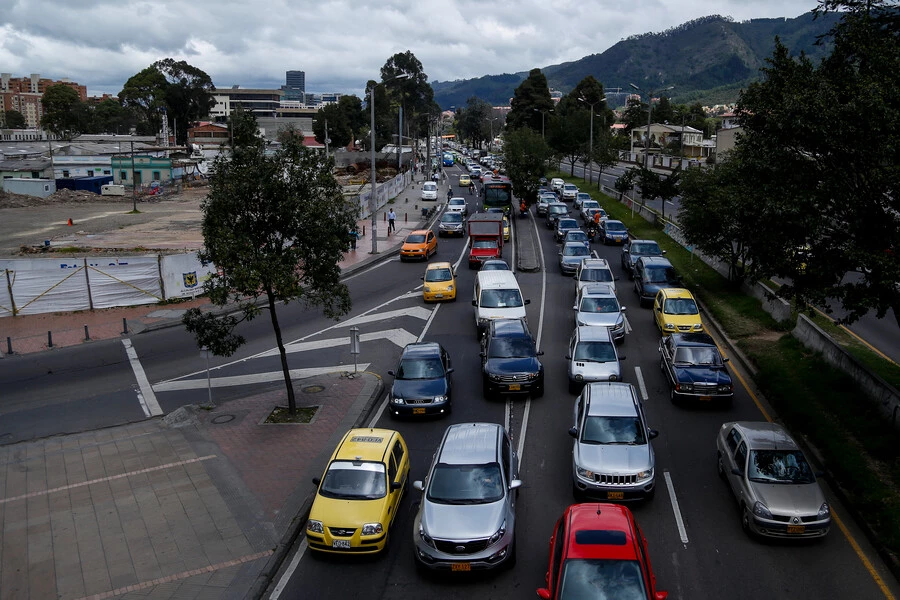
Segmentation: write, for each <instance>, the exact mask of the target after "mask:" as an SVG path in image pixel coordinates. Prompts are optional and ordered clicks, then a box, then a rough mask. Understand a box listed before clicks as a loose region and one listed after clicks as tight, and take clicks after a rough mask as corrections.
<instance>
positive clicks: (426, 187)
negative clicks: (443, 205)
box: [422, 181, 438, 200]
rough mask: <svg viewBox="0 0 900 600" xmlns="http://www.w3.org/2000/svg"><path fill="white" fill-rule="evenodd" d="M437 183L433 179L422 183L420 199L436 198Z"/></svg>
mask: <svg viewBox="0 0 900 600" xmlns="http://www.w3.org/2000/svg"><path fill="white" fill-rule="evenodd" d="M437 191H438V187H437V184H436V183H435V182H433V181H426V182H425V183H423V184H422V200H437Z"/></svg>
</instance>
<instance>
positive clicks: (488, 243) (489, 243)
mask: <svg viewBox="0 0 900 600" xmlns="http://www.w3.org/2000/svg"><path fill="white" fill-rule="evenodd" d="M472 247H473V248H496V247H497V242H496V240H475V241H474V242H472Z"/></svg>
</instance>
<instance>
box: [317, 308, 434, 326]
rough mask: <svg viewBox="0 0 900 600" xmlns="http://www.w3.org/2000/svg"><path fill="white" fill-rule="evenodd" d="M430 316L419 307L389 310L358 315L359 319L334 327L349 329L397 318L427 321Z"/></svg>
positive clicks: (354, 318)
mask: <svg viewBox="0 0 900 600" xmlns="http://www.w3.org/2000/svg"><path fill="white" fill-rule="evenodd" d="M430 316H431V311H430V310H428V309H427V308H423V307H421V306H411V307H409V308H401V309H399V310H389V311H387V312H383V313H375V314H371V315H360V316H359V317H353V318H352V319H350V320H349V321H344V322H343V323H338V324H337V325H335V327H350V326H351V325H362V324H363V323H371V322H373V321H384V320H386V319H394V318H397V317H415V318H417V319H422V320H423V321H426V320H428V317H430Z"/></svg>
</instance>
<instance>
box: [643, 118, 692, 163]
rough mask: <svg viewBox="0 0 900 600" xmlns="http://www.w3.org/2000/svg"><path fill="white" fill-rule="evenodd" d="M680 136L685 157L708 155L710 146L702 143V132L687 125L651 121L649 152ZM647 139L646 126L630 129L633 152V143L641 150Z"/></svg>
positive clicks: (657, 150) (656, 150) (666, 144)
mask: <svg viewBox="0 0 900 600" xmlns="http://www.w3.org/2000/svg"><path fill="white" fill-rule="evenodd" d="M679 138H681V140H682V148H681V152H680V153H681V154H682V155H683V156H684V157H685V158H698V157H702V156H708V155H709V152H710V147H709V145H708V144H704V140H703V132H702V131H700V130H699V129H694V128H693V127H690V126H688V125H685V126H683V127H682V126H681V125H665V124H662V123H652V124H651V125H650V153H651V154H652V153H657V152H659V151H660V148H663V149H664V148H665V147H666V146H668V145H669V144H670V143H672V142H673V141H676V140H678V139H679ZM646 139H647V126H646V125H644V126H642V127H635V128H633V129H632V130H631V151H632V152H635V145H637V146H638V147H639V148H641V149H642V150H641V151H643V147H644V142H645V140H646Z"/></svg>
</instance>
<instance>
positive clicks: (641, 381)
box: [634, 367, 650, 402]
mask: <svg viewBox="0 0 900 600" xmlns="http://www.w3.org/2000/svg"><path fill="white" fill-rule="evenodd" d="M634 374H635V375H636V376H637V380H638V387H639V388H640V390H641V398H642V399H643V400H644V401H645V402H646V401H647V400H649V399H650V396H648V395H647V386H646V385H645V384H644V376H643V375H642V374H641V368H640V367H635V368H634Z"/></svg>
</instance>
